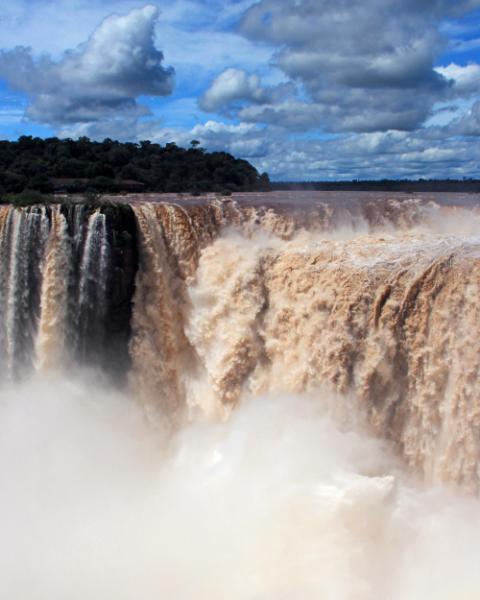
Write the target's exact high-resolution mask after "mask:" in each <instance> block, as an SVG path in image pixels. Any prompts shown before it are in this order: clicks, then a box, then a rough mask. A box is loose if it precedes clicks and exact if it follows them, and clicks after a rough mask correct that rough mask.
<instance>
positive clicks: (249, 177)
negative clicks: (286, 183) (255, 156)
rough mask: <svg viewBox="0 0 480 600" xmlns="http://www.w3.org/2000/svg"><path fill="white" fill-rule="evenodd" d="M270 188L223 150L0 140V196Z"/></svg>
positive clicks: (196, 144)
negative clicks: (32, 193)
mask: <svg viewBox="0 0 480 600" xmlns="http://www.w3.org/2000/svg"><path fill="white" fill-rule="evenodd" d="M268 188H269V179H268V175H266V174H265V173H264V174H263V175H259V173H258V172H257V170H256V169H255V168H254V167H253V166H252V165H251V164H250V163H248V162H247V161H246V160H241V159H236V158H234V157H233V156H232V155H231V154H228V153H226V152H206V151H205V150H204V149H203V148H200V147H199V142H197V141H196V140H193V141H192V142H191V145H190V148H188V149H185V148H180V147H179V146H177V145H176V144H174V143H170V144H166V145H165V146H161V145H160V144H154V143H151V142H149V141H142V142H140V143H138V144H134V143H121V142H116V141H114V140H111V139H105V140H104V141H103V142H94V141H91V140H89V139H88V138H86V137H82V138H80V139H79V140H72V139H64V140H60V139H58V138H48V139H41V138H38V137H31V136H22V137H20V138H19V139H18V141H16V142H9V141H0V194H1V195H2V196H5V194H19V193H22V192H24V193H25V190H28V191H29V192H30V190H33V191H37V192H42V193H44V194H45V193H46V194H48V193H52V192H55V191H57V192H69V193H75V192H85V191H87V192H88V191H91V192H98V193H102V192H122V191H135V192H139V191H145V192H189V193H201V192H235V191H256V190H266V189H268Z"/></svg>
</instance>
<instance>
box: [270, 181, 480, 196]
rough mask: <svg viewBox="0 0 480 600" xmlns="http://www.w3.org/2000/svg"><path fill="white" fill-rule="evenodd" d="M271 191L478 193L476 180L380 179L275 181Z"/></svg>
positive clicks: (479, 182)
mask: <svg viewBox="0 0 480 600" xmlns="http://www.w3.org/2000/svg"><path fill="white" fill-rule="evenodd" d="M271 188H272V189H273V190H306V191H308V190H317V191H345V192H347V191H357V192H363V191H365V192H463V193H480V180H478V179H417V180H410V179H381V180H373V181H366V180H365V181H362V180H353V181H277V182H273V183H272V184H271Z"/></svg>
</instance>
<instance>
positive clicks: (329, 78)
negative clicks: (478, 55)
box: [212, 0, 480, 132]
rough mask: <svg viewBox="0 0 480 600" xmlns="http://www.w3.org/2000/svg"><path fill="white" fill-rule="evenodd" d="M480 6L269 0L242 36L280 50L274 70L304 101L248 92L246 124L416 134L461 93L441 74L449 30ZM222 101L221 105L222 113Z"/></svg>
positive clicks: (448, 0)
mask: <svg viewBox="0 0 480 600" xmlns="http://www.w3.org/2000/svg"><path fill="white" fill-rule="evenodd" d="M477 6H480V0H470V1H469V0H455V1H453V0H421V1H419V0H405V1H404V2H401V3H399V2H398V1H397V0H395V1H394V0H366V1H364V2H361V3H360V2H358V3H357V2H355V3H352V2H347V1H346V0H335V1H334V0H260V2H257V3H256V4H254V5H253V6H251V7H250V8H249V9H248V10H247V11H246V12H245V14H244V16H243V19H242V22H241V25H240V29H239V31H240V33H242V34H243V35H244V36H246V37H247V38H250V39H252V40H255V41H257V42H266V43H269V44H272V45H274V46H275V47H276V51H275V53H274V55H273V56H272V64H273V65H274V66H275V67H277V68H279V69H280V70H281V71H282V72H283V73H284V74H285V75H287V77H288V78H289V79H290V80H291V81H292V82H294V83H295V84H296V85H297V86H300V88H301V89H303V94H302V96H299V98H297V100H293V99H289V100H288V101H286V100H285V99H284V98H280V99H275V100H272V99H269V100H263V101H262V99H261V98H259V97H255V98H254V97H252V95H250V96H248V95H247V94H244V95H243V99H244V100H245V101H248V100H249V101H250V104H251V105H252V106H245V105H242V106H238V107H237V108H238V110H239V111H240V113H239V114H240V118H242V119H245V120H247V121H250V122H262V121H263V122H265V123H270V124H275V125H279V126H284V127H287V128H292V129H299V130H302V129H308V128H310V127H315V128H317V129H318V130H320V131H325V132H339V131H352V132H365V131H386V130H389V129H399V130H414V129H416V128H417V127H419V126H421V125H422V123H424V122H425V120H426V119H427V118H428V117H429V116H430V115H431V114H432V108H433V106H434V104H435V103H436V102H438V101H441V100H446V99H448V98H449V97H451V96H452V93H455V94H456V93H460V92H461V86H459V85H458V84H457V83H456V82H455V81H454V78H452V77H451V74H450V73H448V72H443V71H442V70H441V69H435V68H434V65H435V62H436V60H437V57H438V56H439V55H440V54H441V52H442V51H443V50H444V49H445V48H446V39H445V38H444V37H443V36H442V34H441V32H440V23H441V22H442V20H443V19H445V18H447V17H454V16H459V15H462V14H463V13H464V12H465V11H468V10H472V9H473V8H475V7H477ZM464 79H465V78H464ZM464 87H465V86H464ZM212 88H213V86H212ZM454 88H455V92H452V89H454ZM300 98H301V99H300ZM221 100H222V99H221V96H220V95H219V96H218V98H217V102H216V103H213V104H212V108H215V109H216V110H218V111H219V112H222V105H221ZM246 103H247V102H246ZM295 111H296V112H297V114H294V112H295Z"/></svg>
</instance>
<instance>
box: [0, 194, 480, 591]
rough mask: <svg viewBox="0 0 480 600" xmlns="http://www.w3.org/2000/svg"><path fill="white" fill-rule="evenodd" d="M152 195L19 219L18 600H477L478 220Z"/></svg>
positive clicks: (400, 210)
mask: <svg viewBox="0 0 480 600" xmlns="http://www.w3.org/2000/svg"><path fill="white" fill-rule="evenodd" d="M130 200H131V201H130V204H129V205H121V204H114V203H112V202H105V204H103V205H101V206H98V205H96V206H89V205H85V204H69V205H60V204H57V205H52V206H46V207H43V206H42V207H40V206H33V207H25V208H14V207H10V206H2V207H0V255H1V257H0V258H1V260H0V368H1V372H2V376H3V377H2V384H1V385H0V497H1V499H2V500H1V502H0V530H1V531H2V540H1V541H0V564H1V565H2V576H1V577H0V597H2V598H3V597H5V598H29V599H32V600H47V599H48V600H63V598H68V599H69V600H77V599H78V600H83V599H84V598H87V597H88V598H92V599H93V600H103V599H104V598H118V599H119V600H122V599H123V600H131V598H136V597H141V598H142V600H157V599H158V598H159V597H165V598H172V600H185V599H188V600H190V599H192V598H198V599H199V600H223V599H224V598H225V597H229V598H233V599H236V600H245V598H263V599H265V600H270V599H272V598H275V599H277V598H278V599H283V600H294V599H295V600H296V599H297V598H301V599H302V600H316V599H317V598H319V597H321V598H329V599H331V600H373V599H377V598H388V599H389V600H421V599H422V600H423V599H424V598H425V597H427V596H428V597H433V598H435V600H458V599H459V598H465V599H468V600H474V599H476V598H477V597H478V595H479V594H480V579H479V577H478V569H477V564H476V553H477V552H478V547H479V545H480V527H478V525H477V523H478V522H479V518H480V503H479V500H478V498H477V496H478V492H479V488H480V397H479V392H478V377H479V374H480V337H479V336H478V324H479V323H480V306H479V304H478V296H479V292H480V238H479V237H478V231H479V227H480V212H479V209H478V205H477V204H475V202H474V201H472V199H469V198H460V199H459V198H453V199H449V200H448V201H445V200H444V199H442V198H437V199H435V198H433V199H432V198H428V199H423V198H421V197H414V198H403V199H399V198H388V197H384V196H375V195H373V196H372V195H370V196H369V195H367V196H363V197H361V195H359V197H354V198H352V197H345V196H342V195H336V196H335V197H334V198H333V201H328V200H325V197H324V196H323V195H322V194H318V195H315V194H313V195H309V194H297V195H293V196H291V195H290V194H279V195H278V196H277V195H275V196H273V195H266V196H256V195H250V196H242V195H237V196H236V197H234V198H233V199H232V198H228V199H227V198H225V199H222V200H221V199H218V198H215V197H211V198H204V199H202V198H200V199H187V198H171V201H166V200H165V199H163V200H162V201H160V200H159V199H158V198H153V199H152V201H151V202H140V201H138V199H137V198H131V199H130ZM99 372H100V375H99ZM112 383H113V384H115V385H112ZM145 416H147V417H148V418H145ZM405 467H407V469H405ZM444 483H447V484H448V485H452V490H450V491H449V490H448V489H446V487H444V486H443V484H444ZM465 491H467V492H468V493H469V495H466V496H463V495H462V494H463V492H465ZM439 540H441V542H442V543H440V542H439ZM432 573H435V576H432Z"/></svg>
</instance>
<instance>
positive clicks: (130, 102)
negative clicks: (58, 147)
mask: <svg viewBox="0 0 480 600" xmlns="http://www.w3.org/2000/svg"><path fill="white" fill-rule="evenodd" d="M157 18H158V10H157V9H156V8H155V7H154V6H151V5H148V6H144V7H143V8H139V9H135V10H132V11H131V12H129V13H128V14H127V15H123V16H117V15H112V16H110V17H108V18H107V19H105V20H104V21H103V22H102V23H101V25H100V26H99V27H98V28H97V29H96V30H95V31H94V32H93V34H92V35H91V36H90V38H89V39H88V41H87V42H86V43H84V44H82V45H80V46H79V47H78V48H77V49H75V50H70V51H67V52H65V53H64V55H63V57H62V58H61V60H59V61H54V60H52V59H51V58H49V57H43V58H40V59H39V60H34V59H33V57H32V54H31V51H30V49H28V48H24V47H17V48H15V49H14V50H11V51H2V52H1V53H0V77H2V78H4V79H5V80H6V81H7V83H8V84H9V85H10V86H11V87H12V88H14V89H17V90H20V91H22V92H25V93H26V94H27V95H28V97H29V105H28V108H27V110H26V116H27V117H29V118H30V119H32V120H34V121H38V122H43V123H49V124H52V125H64V124H69V123H70V124H71V123H78V122H85V123H87V122H95V121H102V120H105V119H110V118H117V117H118V115H119V114H123V115H125V117H126V118H130V119H131V118H138V117H140V116H143V115H145V114H148V113H149V111H148V109H147V108H145V107H144V106H141V105H139V104H138V103H137V97H138V96H139V95H151V96H163V95H167V94H170V93H171V91H172V88H173V75H174V71H173V69H172V68H165V67H164V66H163V64H162V63H163V54H162V52H161V51H159V50H157V49H156V48H155V43H154V27H155V23H156V21H157Z"/></svg>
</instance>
